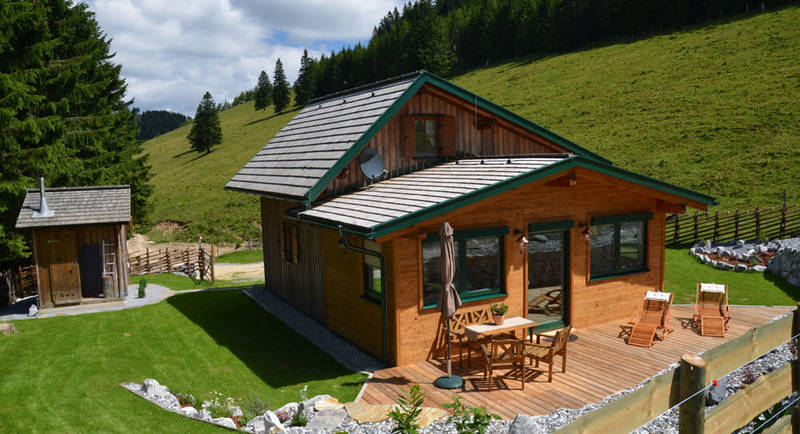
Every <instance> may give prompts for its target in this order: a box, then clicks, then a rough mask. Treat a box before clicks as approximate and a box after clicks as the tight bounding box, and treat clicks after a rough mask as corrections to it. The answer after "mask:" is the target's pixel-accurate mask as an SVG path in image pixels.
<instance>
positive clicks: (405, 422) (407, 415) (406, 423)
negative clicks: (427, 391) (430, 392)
mask: <svg viewBox="0 0 800 434" xmlns="http://www.w3.org/2000/svg"><path fill="white" fill-rule="evenodd" d="M397 401H398V402H399V403H400V407H397V408H395V409H394V410H392V411H390V412H389V413H388V416H389V417H390V418H391V419H392V420H393V421H394V423H395V427H394V428H393V429H392V432H393V433H401V434H416V433H417V430H418V429H419V425H418V424H417V419H418V418H419V415H420V413H422V408H420V407H421V406H422V403H423V402H424V401H425V395H424V394H423V393H422V392H420V390H419V385H418V384H415V385H413V386H412V387H411V389H409V390H408V392H406V393H404V394H401V395H400V397H399V398H398V399H397Z"/></svg>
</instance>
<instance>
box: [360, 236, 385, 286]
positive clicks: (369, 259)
mask: <svg viewBox="0 0 800 434" xmlns="http://www.w3.org/2000/svg"><path fill="white" fill-rule="evenodd" d="M364 248H365V249H367V250H371V251H373V252H376V253H380V252H381V246H380V244H378V243H376V242H374V241H372V240H364ZM382 281H383V275H382V274H381V261H380V260H379V259H378V257H377V256H374V255H369V254H364V295H365V296H367V297H369V298H372V299H375V300H380V298H381V291H383V284H382Z"/></svg>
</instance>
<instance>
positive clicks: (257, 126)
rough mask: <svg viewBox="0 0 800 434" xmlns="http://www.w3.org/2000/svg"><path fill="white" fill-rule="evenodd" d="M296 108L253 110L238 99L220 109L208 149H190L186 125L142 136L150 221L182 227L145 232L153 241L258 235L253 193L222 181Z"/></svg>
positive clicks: (259, 223) (257, 218) (221, 238)
mask: <svg viewBox="0 0 800 434" xmlns="http://www.w3.org/2000/svg"><path fill="white" fill-rule="evenodd" d="M296 113H297V111H288V112H284V113H282V114H279V115H276V114H275V113H274V112H273V110H272V107H268V108H267V110H266V111H264V110H261V111H256V110H254V109H253V103H252V102H250V103H246V104H241V105H238V106H236V107H233V108H231V109H228V110H226V111H224V112H222V113H221V114H220V124H221V126H222V144H220V145H218V146H216V147H215V148H214V150H213V151H212V152H211V153H210V154H207V155H205V154H198V153H197V152H193V151H191V150H190V147H189V141H188V140H186V135H187V134H189V130H190V129H191V125H184V126H183V127H181V128H178V129H176V130H173V131H170V132H169V133H166V134H164V135H161V136H158V137H156V138H154V139H152V140H148V141H147V142H145V144H144V148H145V151H146V152H148V153H149V154H150V164H151V165H152V166H153V169H152V172H153V178H152V180H151V182H152V184H153V185H154V187H155V191H154V193H153V196H152V205H153V210H152V214H151V220H152V221H153V222H154V223H161V222H164V221H171V222H178V223H180V228H181V229H182V230H177V231H174V232H173V231H172V230H174V229H175V226H174V225H171V226H167V228H166V229H167V231H164V230H159V229H162V228H159V227H158V226H156V230H155V231H152V232H151V235H152V236H153V238H155V239H159V240H170V239H177V240H184V239H192V238H194V237H196V236H197V235H202V236H203V237H205V238H206V240H207V241H208V242H212V243H216V242H220V241H229V242H231V241H233V242H235V241H238V240H247V239H252V240H259V239H260V238H261V221H260V218H259V214H258V199H257V197H256V196H253V195H248V194H242V193H235V192H231V191H227V190H225V189H224V188H223V187H224V186H225V183H226V182H227V181H228V180H229V179H230V178H231V177H232V176H233V175H234V174H235V173H236V172H237V171H238V170H239V169H240V168H241V167H242V166H244V164H245V163H247V161H249V160H250V159H251V158H252V157H253V155H255V153H256V152H258V150H259V149H261V147H262V146H264V144H265V143H267V141H269V139H270V138H271V137H272V136H273V135H275V134H276V133H277V132H278V131H279V130H280V129H281V128H282V127H283V125H285V124H286V123H287V122H288V121H289V119H291V118H292V117H294V115H295V114H296Z"/></svg>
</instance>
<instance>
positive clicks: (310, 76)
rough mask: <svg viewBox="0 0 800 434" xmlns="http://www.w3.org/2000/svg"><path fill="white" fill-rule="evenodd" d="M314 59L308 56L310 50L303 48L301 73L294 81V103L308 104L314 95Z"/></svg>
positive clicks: (301, 105)
mask: <svg viewBox="0 0 800 434" xmlns="http://www.w3.org/2000/svg"><path fill="white" fill-rule="evenodd" d="M313 62H314V60H313V59H311V58H309V57H308V50H303V57H301V58H300V73H299V74H298V76H297V80H296V81H295V82H294V103H295V105H298V106H300V107H303V106H305V105H306V104H308V101H309V100H311V97H312V96H313V95H314V64H313Z"/></svg>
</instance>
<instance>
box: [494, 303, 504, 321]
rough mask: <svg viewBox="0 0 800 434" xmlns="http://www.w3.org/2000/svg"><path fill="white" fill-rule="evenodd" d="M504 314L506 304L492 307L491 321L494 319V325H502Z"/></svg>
mask: <svg viewBox="0 0 800 434" xmlns="http://www.w3.org/2000/svg"><path fill="white" fill-rule="evenodd" d="M506 312H508V305H507V304H505V303H499V304H493V305H492V319H494V324H495V325H503V320H504V319H505V315H506Z"/></svg>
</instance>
